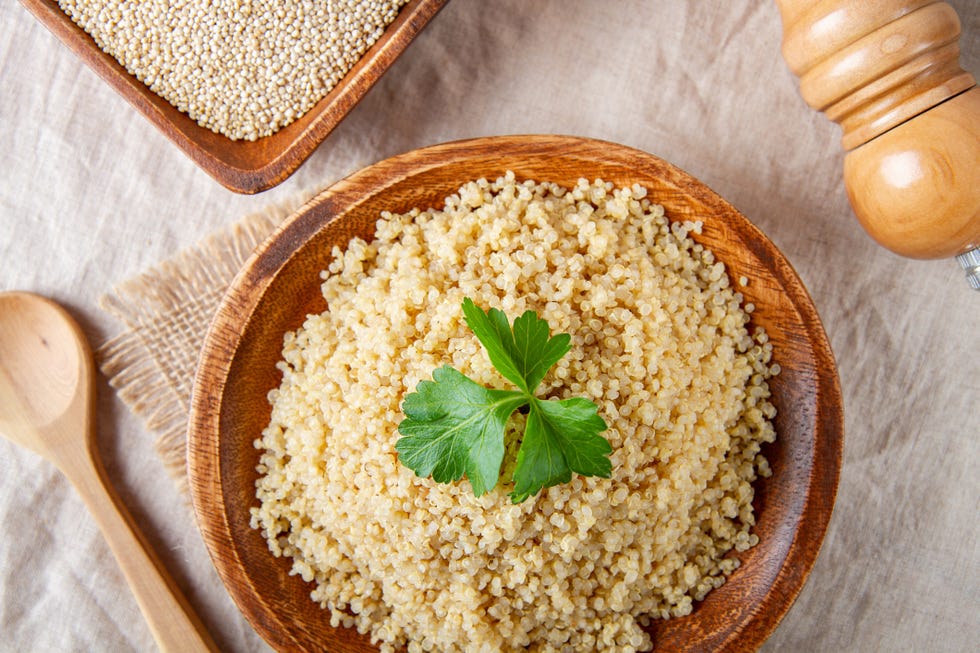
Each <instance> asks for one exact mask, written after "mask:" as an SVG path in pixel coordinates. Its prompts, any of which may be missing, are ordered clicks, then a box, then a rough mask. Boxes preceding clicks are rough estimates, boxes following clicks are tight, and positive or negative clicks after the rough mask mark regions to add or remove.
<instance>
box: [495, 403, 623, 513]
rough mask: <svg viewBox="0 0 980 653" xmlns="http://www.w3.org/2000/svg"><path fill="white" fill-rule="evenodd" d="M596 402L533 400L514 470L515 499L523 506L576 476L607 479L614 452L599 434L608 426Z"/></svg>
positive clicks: (515, 501)
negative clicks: (541, 493)
mask: <svg viewBox="0 0 980 653" xmlns="http://www.w3.org/2000/svg"><path fill="white" fill-rule="evenodd" d="M596 410H597V408H596V405H595V404H594V403H592V402H591V401H589V400H588V399H582V398H580V397H575V398H573V399H565V400H562V401H547V400H542V399H537V398H532V399H531V405H530V410H529V411H528V414H527V426H526V427H525V430H524V439H523V440H522V441H521V448H520V449H518V451H517V467H516V468H515V469H514V491H513V492H511V495H510V496H511V499H512V500H513V502H514V503H520V502H521V501H524V499H526V498H528V497H530V496H533V495H535V494H537V493H538V490H540V489H541V488H542V487H551V486H552V485H558V484H559V483H568V482H569V481H570V480H572V472H575V473H577V474H581V475H583V476H602V477H603V478H609V474H610V472H611V471H612V464H611V463H610V462H609V458H607V456H608V455H609V454H611V453H612V447H611V446H609V441H608V440H606V439H605V438H604V437H602V436H601V435H599V433H601V432H602V431H604V430H605V429H606V422H605V421H604V420H603V419H602V418H601V417H599V415H598V414H597V412H596Z"/></svg>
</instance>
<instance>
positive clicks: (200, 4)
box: [58, 0, 408, 140]
mask: <svg viewBox="0 0 980 653" xmlns="http://www.w3.org/2000/svg"><path fill="white" fill-rule="evenodd" d="M407 1H408V0H370V1H365V0H331V1H330V2H323V1H322V0H319V1H318V0H285V1H282V2H274V1H273V0H248V1H246V2H241V1H239V0H183V1H182V2H160V1H158V0H147V1H142V0H141V1H139V2H129V1H127V0H59V1H58V4H59V5H60V6H61V9H62V11H64V12H65V13H66V14H68V16H69V17H71V19H72V20H73V21H74V22H75V23H76V24H78V25H79V26H80V27H81V28H82V29H84V30H85V31H86V32H87V33H88V34H89V35H90V36H91V37H92V38H93V39H94V40H95V42H96V44H97V45H98V46H99V47H100V48H102V50H103V51H105V52H106V53H108V54H110V55H111V56H112V57H114V58H115V59H116V60H117V61H118V62H119V63H120V64H122V66H123V67H124V68H125V69H126V70H127V71H129V72H130V73H131V74H132V75H134V76H135V77H136V78H137V79H139V80H140V81H141V82H143V83H144V84H146V86H148V87H149V88H150V90H152V91H153V92H155V93H156V94H157V95H159V96H160V97H162V98H164V99H165V100H167V101H168V102H170V103H171V104H172V105H174V106H175V107H176V108H177V109H179V110H180V111H183V112H184V113H186V114H187V115H189V116H190V117H191V118H192V119H194V120H195V121H197V122H198V124H200V125H201V126H203V127H206V128H208V129H210V130H212V131H215V132H217V133H219V134H224V135H225V136H227V137H228V138H231V139H234V140H238V139H244V140H255V139H257V138H259V137H262V136H268V135H270V134H272V133H275V132H276V131H278V130H279V129H281V128H283V127H285V126H286V125H288V124H289V123H291V122H293V121H294V120H296V119H297V118H299V117H300V116H302V115H303V114H305V113H306V112H307V111H309V110H310V109H311V108H312V107H313V105H314V104H316V103H317V101H318V100H320V99H321V98H322V97H324V96H325V95H326V94H327V93H329V92H330V90H331V89H333V87H334V86H336V85H337V83H338V82H339V81H340V80H341V79H342V78H343V77H344V75H345V74H347V71H348V70H350V69H351V67H352V66H353V65H354V64H355V63H357V61H358V59H360V58H361V56H362V55H363V54H364V53H365V52H366V51H367V49H368V48H370V47H371V46H372V45H373V44H374V43H375V41H377V40H378V38H379V37H380V36H381V34H382V33H383V32H384V29H385V27H387V26H388V25H389V24H390V23H391V22H392V21H393V20H395V17H396V16H397V15H398V10H399V8H400V7H401V6H402V5H404V4H405V3H406V2H407Z"/></svg>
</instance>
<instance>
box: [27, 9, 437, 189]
mask: <svg viewBox="0 0 980 653" xmlns="http://www.w3.org/2000/svg"><path fill="white" fill-rule="evenodd" d="M446 2H448V0H411V1H410V2H409V3H408V4H406V5H405V6H404V7H402V9H401V11H400V12H399V14H398V18H396V19H395V21H394V22H392V23H391V25H389V26H388V28H387V29H386V30H385V32H384V34H383V35H382V36H381V38H379V39H378V41H377V42H376V43H375V44H374V45H373V46H371V48H370V49H368V51H367V52H365V53H364V56H363V57H361V59H360V60H359V61H358V62H357V64H355V65H354V67H353V68H351V70H350V71H348V73H347V75H346V76H344V78H343V80H341V81H340V83H338V84H337V86H335V87H334V89H333V90H332V91H330V93H329V94H327V95H326V96H325V97H323V98H322V99H321V100H320V101H319V102H317V103H316V105H314V106H313V108H312V109H310V110H309V111H308V112H307V113H306V114H304V115H303V116H302V117H301V118H299V119H298V120H296V121H295V122H293V123H291V124H290V125H288V126H287V127H285V128H283V129H281V130H279V131H277V132H276V133H274V134H272V135H270V136H266V137H263V138H260V139H258V140H255V141H244V140H237V141H235V140H232V139H230V138H228V137H227V136H223V135H221V134H217V133H215V132H213V131H211V130H210V129H208V128H206V127H202V126H200V125H198V124H197V122H195V121H194V120H192V119H191V118H190V117H189V116H188V115H187V114H185V113H183V112H181V111H179V110H178V109H177V108H176V107H174V106H173V105H172V104H170V103H169V102H168V101H167V100H165V99H163V98H162V97H160V96H159V95H157V94H156V93H154V92H153V91H151V90H150V89H149V87H147V86H146V85H145V84H143V82H141V81H139V80H138V79H136V77H135V76H133V75H131V74H130V73H129V72H127V71H126V69H125V68H123V66H122V65H120V63H119V62H118V61H116V60H115V59H114V58H113V57H112V56H111V55H109V54H106V53H105V52H103V51H102V50H101V49H100V48H99V46H98V45H96V43H95V41H94V40H93V39H92V37H90V36H89V35H88V34H87V33H86V32H85V31H84V30H83V29H82V28H81V27H79V26H78V25H76V24H75V23H74V22H73V21H72V20H71V18H69V17H68V15H67V14H66V13H65V12H63V11H62V10H61V8H60V7H59V6H58V3H57V1H56V0H21V3H22V4H23V5H24V6H25V7H27V9H28V10H29V11H30V12H31V13H32V14H34V16H35V17H36V18H37V19H38V20H39V21H41V23H42V24H44V26H45V27H47V28H48V29H49V30H51V31H52V32H53V33H54V34H55V36H57V37H58V38H59V39H60V40H61V41H62V42H64V43H65V44H66V45H67V46H68V47H69V48H71V49H72V50H73V51H74V52H75V54H77V55H78V56H79V57H81V58H82V60H83V61H84V62H85V63H87V64H88V65H89V66H90V67H91V68H92V69H93V70H94V71H95V72H96V73H98V74H99V76H100V77H102V78H103V79H104V80H105V81H107V82H108V83H109V84H110V85H111V86H112V87H113V88H114V89H116V91H117V92H119V93H120V94H121V95H122V96H123V97H124V98H126V99H127V100H128V101H129V102H130V103H131V104H132V105H133V106H135V107H136V109H138V110H139V111H140V113H142V114H143V115H144V116H146V118H148V119H149V120H150V122H152V123H153V124H154V125H156V126H157V127H158V128H159V129H160V131H162V132H163V133H164V135H165V136H166V137H167V138H169V139H170V140H171V141H173V142H174V143H175V144H176V145H177V147H179V148H180V149H181V150H183V151H184V154H186V155H187V156H189V157H190V158H191V159H192V160H193V161H194V162H195V163H196V164H197V165H199V166H200V167H201V168H203V169H204V171H205V172H207V173H208V174H209V175H211V176H212V177H214V178H215V179H216V180H218V181H219V182H220V183H221V184H223V185H224V186H226V187H227V188H230V189H231V190H233V191H236V192H239V193H258V192H259V191H263V190H266V189H268V188H272V187H273V186H275V185H276V184H279V183H281V182H283V181H285V180H286V178H288V177H289V175H291V174H293V172H295V170H296V168H298V167H299V166H300V164H302V163H303V161H305V160H306V158H307V157H308V156H310V154H312V153H313V150H315V149H316V148H317V146H318V145H319V144H320V142H321V141H323V139H325V138H326V137H327V135H328V134H329V133H330V132H331V131H333V128H334V127H336V126H337V124H338V123H339V122H340V121H341V120H342V119H343V118H344V116H346V115H347V113H348V112H349V111H350V110H351V109H353V108H354V106H355V105H356V104H357V103H358V102H359V101H360V99H361V98H362V97H363V96H364V94H365V93H367V92H368V90H369V89H370V88H371V87H372V86H373V85H374V83H375V82H376V81H377V80H378V79H379V78H380V77H381V75H383V74H384V72H385V71H386V70H387V69H388V67H389V66H391V64H392V63H393V62H394V61H395V59H397V58H398V56H399V55H400V54H401V53H402V52H403V51H404V50H405V48H406V47H408V44H409V43H411V42H412V39H414V38H415V36H416V35H417V34H418V33H419V32H420V31H422V28H424V27H425V25H426V24H427V23H428V22H429V21H430V20H431V19H432V17H433V16H435V15H436V14H437V13H438V12H439V10H440V9H442V7H443V5H445V4H446Z"/></svg>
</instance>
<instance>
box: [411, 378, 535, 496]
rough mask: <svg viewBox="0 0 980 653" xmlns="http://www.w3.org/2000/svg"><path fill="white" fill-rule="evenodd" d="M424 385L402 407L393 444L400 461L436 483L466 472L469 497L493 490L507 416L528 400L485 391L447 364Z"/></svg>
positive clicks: (510, 394) (419, 386)
mask: <svg viewBox="0 0 980 653" xmlns="http://www.w3.org/2000/svg"><path fill="white" fill-rule="evenodd" d="M432 378H433V379H434V381H422V382H421V383H419V384H418V387H417V388H416V390H415V392H413V393H412V394H410V395H408V396H407V397H406V398H405V401H404V403H403V404H402V410H403V411H404V412H405V415H406V418H405V419H404V420H402V422H401V423H400V424H399V425H398V430H399V431H401V433H402V435H404V436H405V437H403V438H399V440H398V442H396V443H395V450H396V451H397V452H398V455H399V457H400V458H401V461H402V463H404V464H405V465H406V466H408V467H410V468H412V469H413V470H415V473H416V474H418V475H419V476H432V478H433V479H434V480H435V481H436V482H438V483H451V482H453V481H458V480H459V479H461V478H462V477H463V474H464V473H465V474H466V478H468V479H469V480H470V485H471V486H473V494H475V495H476V496H480V495H482V494H483V493H484V492H487V491H489V490H492V489H493V487H494V486H495V485H496V484H497V478H498V477H499V475H500V463H501V462H502V461H503V459H504V438H503V433H504V426H505V425H506V424H507V418H508V417H510V414H511V413H513V412H514V411H515V410H517V408H519V407H520V406H521V405H522V404H524V403H526V402H527V399H526V398H525V397H524V395H523V394H522V393H519V392H513V391H507V390H488V389H486V388H484V387H483V386H482V385H480V384H478V383H475V382H473V381H471V380H470V379H468V378H467V377H466V376H464V375H463V374H462V373H460V372H458V371H457V370H455V369H453V368H452V367H449V366H448V365H445V366H443V367H440V368H439V369H437V370H436V371H435V372H433V373H432Z"/></svg>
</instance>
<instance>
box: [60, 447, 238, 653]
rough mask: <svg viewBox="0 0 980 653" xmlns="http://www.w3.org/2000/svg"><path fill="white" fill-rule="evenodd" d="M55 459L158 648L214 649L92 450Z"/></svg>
mask: <svg viewBox="0 0 980 653" xmlns="http://www.w3.org/2000/svg"><path fill="white" fill-rule="evenodd" d="M87 454H88V455H86V456H84V457H83V456H77V457H73V458H69V460H62V461H59V462H60V463H61V465H60V467H61V469H62V472H64V474H65V476H67V477H68V478H69V480H71V482H72V483H73V484H74V485H75V487H76V489H77V490H78V492H79V493H80V494H81V496H82V499H83V500H84V501H85V504H86V505H87V506H88V508H89V510H90V511H91V512H92V515H93V516H94V517H95V521H96V522H97V523H98V525H99V528H100V529H101V530H102V534H103V535H104V536H105V539H106V541H107V542H108V543H109V548H110V549H112V552H113V554H114V555H115V557H116V560H117V561H118V563H119V566H120V567H121V568H122V571H123V574H124V575H125V576H126V580H127V581H128V582H129V586H130V589H132V591H133V594H134V595H135V596H136V602H137V603H138V604H139V606H140V610H142V612H143V616H144V617H145V618H146V621H147V623H148V624H149V626H150V630H151V631H152V633H153V636H154V638H155V639H156V642H157V645H158V646H159V647H160V650H161V651H163V652H164V653H192V652H194V653H196V652H198V651H218V650H219V649H218V646H217V645H216V644H215V643H214V641H213V640H212V639H211V636H210V635H209V634H208V632H207V629H206V628H205V627H204V624H203V623H202V622H201V621H200V619H199V618H198V617H197V615H196V614H195V613H194V611H193V609H192V608H191V606H190V604H189V603H188V602H187V600H186V599H185V598H184V596H183V594H182V593H181V592H180V589H179V588H178V586H177V584H176V582H175V581H174V580H173V578H171V577H170V575H169V574H168V573H167V571H166V570H165V568H164V566H163V564H162V563H161V562H160V560H159V558H157V556H156V554H155V553H154V551H153V549H152V548H151V547H150V545H149V544H148V542H147V541H146V538H145V537H144V536H143V534H142V533H140V531H139V529H138V528H137V526H136V522H135V521H134V520H133V517H132V515H130V513H129V511H128V510H127V509H126V507H125V505H124V504H123V502H122V501H121V500H120V499H119V496H118V494H117V493H116V491H115V490H114V489H113V488H112V486H111V485H110V484H109V482H108V480H107V477H106V475H105V470H104V469H103V467H102V463H101V461H100V460H99V458H98V457H96V456H95V455H94V453H93V452H91V451H88V452H87Z"/></svg>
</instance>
